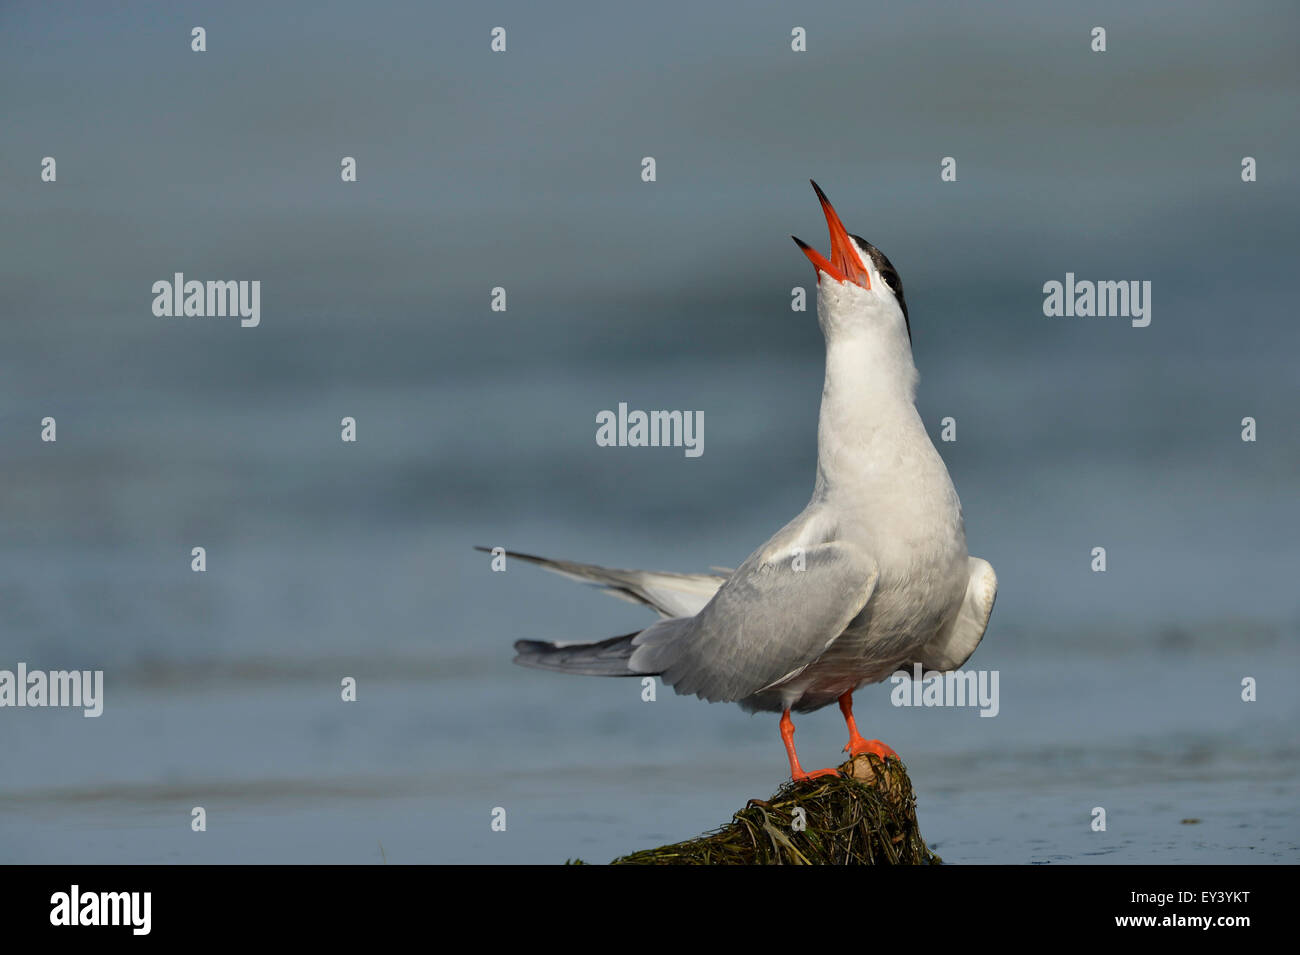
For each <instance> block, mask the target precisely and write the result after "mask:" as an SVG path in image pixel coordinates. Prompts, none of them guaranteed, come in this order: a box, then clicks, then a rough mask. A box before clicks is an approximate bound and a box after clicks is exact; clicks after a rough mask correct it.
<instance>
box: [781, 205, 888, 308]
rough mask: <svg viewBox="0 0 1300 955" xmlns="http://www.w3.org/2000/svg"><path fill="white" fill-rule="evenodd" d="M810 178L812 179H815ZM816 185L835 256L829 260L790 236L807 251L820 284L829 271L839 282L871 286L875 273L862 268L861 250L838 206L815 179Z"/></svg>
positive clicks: (832, 255) (863, 286) (804, 251)
mask: <svg viewBox="0 0 1300 955" xmlns="http://www.w3.org/2000/svg"><path fill="white" fill-rule="evenodd" d="M808 181H809V182H812V180H811V179H810V180H808ZM812 187H813V188H814V189H815V190H817V198H818V199H820V200H821V204H822V212H823V213H825V215H826V226H827V228H828V229H830V233H831V257H830V259H829V260H827V259H826V258H825V257H824V256H823V255H822V254H821V253H820V252H818V251H817V250H816V249H814V248H813V247H812V246H810V245H809V244H808V243H806V242H803V241H801V240H800V239H798V238H797V237H796V236H790V238H792V239H794V241H795V245H797V246H799V248H800V249H801V250H802V251H803V254H804V255H806V256H808V261H809V262H811V263H812V264H813V268H815V269H816V270H817V282H818V284H821V280H822V273H823V272H825V273H826V274H827V275H829V276H830V277H831V278H833V279H834V280H835V281H837V282H852V283H853V284H854V285H860V286H861V287H862V288H866V289H869V288H871V276H870V275H869V274H868V273H867V270H866V269H864V268H863V267H862V260H861V259H859V258H858V251H857V249H855V248H854V247H853V240H852V239H850V238H849V234H848V232H847V231H846V230H845V228H844V223H843V222H841V221H840V217H839V216H838V215H836V213H835V209H834V207H832V206H831V201H830V200H829V199H827V198H826V193H824V192H822V190H821V186H819V185H817V183H815V182H813V184H812Z"/></svg>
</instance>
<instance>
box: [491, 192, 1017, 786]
mask: <svg viewBox="0 0 1300 955" xmlns="http://www.w3.org/2000/svg"><path fill="white" fill-rule="evenodd" d="M812 186H813V189H814V190H816V193H817V198H818V199H819V200H820V202H821V206H822V211H823V213H824V214H825V216H826V224H827V226H828V228H829V230H830V244H831V255H830V258H829V259H828V258H826V257H824V256H822V255H821V254H820V253H819V252H817V251H816V250H815V249H813V248H812V247H811V246H809V245H807V244H806V243H804V242H801V241H800V240H799V239H798V238H795V240H794V241H795V242H796V244H798V246H799V248H800V249H801V250H802V251H803V253H804V255H806V256H807V257H808V259H809V260H810V261H811V262H812V264H813V267H814V268H815V269H816V271H817V321H818V324H819V325H820V326H821V330H822V333H823V335H824V336H825V339H826V379H825V385H824V388H823V390H822V401H821V412H820V416H819V420H818V424H817V478H816V482H815V484H814V487H813V493H812V499H811V500H810V501H809V502H808V506H807V507H805V508H804V509H803V511H802V512H801V513H800V514H799V515H798V516H797V517H795V518H794V520H792V521H790V522H789V523H788V524H786V525H785V526H784V527H783V528H781V529H780V530H779V531H777V532H776V533H775V534H774V535H773V536H772V538H771V539H770V540H768V541H767V543H765V544H763V546H762V547H760V548H759V549H758V550H756V551H755V552H754V553H753V554H751V555H750V556H749V557H748V559H746V560H745V562H744V563H742V564H741V565H740V566H739V567H738V568H737V569H736V570H735V571H733V572H730V573H725V574H724V573H713V574H677V573H665V572H656V571H645V570H617V569H613V568H608V567H599V566H596V565H594V564H579V563H573V562H570V561H562V560H550V559H547V558H543V557H536V556H533V555H530V554H520V553H513V556H515V557H518V558H520V559H523V560H526V561H530V562H533V563H536V564H539V565H541V566H543V567H545V568H547V569H548V570H552V571H555V572H557V573H560V574H564V575H565V576H568V577H571V578H575V579H577V580H580V581H585V582H587V583H592V584H596V585H598V586H600V587H602V588H604V589H606V590H608V591H609V592H611V593H612V594H614V595H615V596H618V597H622V598H624V599H627V600H631V601H634V602H637V603H641V604H645V605H647V606H649V607H650V608H652V609H653V610H655V611H656V612H657V613H658V614H659V616H660V618H661V619H660V620H659V621H658V622H656V623H654V624H653V625H651V626H649V627H647V628H645V629H643V630H638V631H636V632H635V633H629V634H625V635H623V636H617V637H611V638H610V639H607V640H601V641H599V642H596V643H552V642H547V641H541V640H520V641H518V642H516V643H515V650H516V652H517V654H518V655H517V656H516V657H515V662H516V663H519V664H522V665H524V666H528V667H538V668H541V669H545V670H557V671H560V672H563V673H579V674H589V675H595V676H641V677H644V676H657V677H659V678H660V679H661V680H662V681H663V682H664V683H665V684H667V685H669V686H671V687H672V688H673V689H674V690H676V692H678V693H681V694H694V695H695V696H698V697H701V698H702V699H705V700H708V701H710V702H732V703H738V704H739V705H740V706H741V707H743V708H744V709H745V710H747V711H749V712H751V713H753V712H757V711H768V712H773V713H778V712H779V713H780V714H781V720H780V731H781V738H782V741H783V742H784V744H785V750H786V755H787V757H788V759H789V761H790V775H791V778H792V779H794V780H796V781H797V780H803V779H809V778H813V777H817V776H821V775H827V774H834V773H835V772H836V770H833V769H822V770H815V771H813V772H805V771H804V770H803V769H802V767H801V766H800V764H799V757H798V755H797V753H796V752H795V747H794V724H793V722H792V721H791V719H790V714H791V712H798V713H807V712H811V711H813V710H817V709H820V708H822V707H824V706H828V705H830V704H831V703H835V702H838V703H839V706H840V711H841V713H842V714H843V716H844V721H845V725H846V727H847V729H848V733H849V741H848V744H847V745H846V746H845V747H844V749H845V750H846V751H847V752H848V753H849V754H850V755H852V756H857V755H861V754H864V753H874V754H875V755H876V756H878V757H880V758H881V759H885V758H888V757H891V756H892V757H895V758H896V757H897V754H896V753H895V752H894V751H893V749H891V748H890V747H888V746H886V745H885V744H884V743H882V742H880V741H879V740H874V739H872V740H868V739H865V738H863V736H862V735H861V734H860V733H859V732H858V728H857V724H856V723H855V721H854V718H853V693H854V691H855V690H857V689H858V688H859V687H862V686H865V685H868V684H871V683H878V682H880V681H882V680H884V679H886V678H887V677H888V676H889V675H890V674H892V673H894V672H896V671H898V670H906V671H908V672H909V673H910V672H912V668H913V666H914V665H915V664H920V666H921V667H922V669H923V670H925V671H937V672H945V671H949V670H955V669H957V668H959V667H961V666H962V665H963V664H964V663H965V662H966V661H967V660H968V659H969V658H970V656H971V654H972V653H974V652H975V648H976V647H977V646H978V645H979V643H980V640H981V639H982V638H983V636H984V631H985V630H986V629H987V627H988V622H989V616H990V614H991V613H992V611H993V601H994V598H995V596H996V594H997V577H996V575H995V574H994V573H993V568H992V567H991V566H990V565H989V563H988V562H987V561H984V560H981V559H980V558H978V557H971V556H970V555H969V554H968V553H967V550H966V530H965V522H964V519H963V516H962V508H961V502H960V500H959V499H958V497H957V492H956V490H955V489H954V487H953V484H952V479H951V478H950V477H949V475H948V469H947V467H945V465H944V463H943V459H942V458H941V457H940V456H939V452H938V451H937V450H935V447H934V444H933V443H932V442H931V441H930V438H929V435H928V434H927V433H926V430H925V425H924V424H923V423H922V421H921V417H920V414H919V413H918V412H917V409H916V386H917V381H918V374H917V370H916V365H915V363H914V361H913V358H912V330H911V322H910V319H909V318H908V314H907V304H906V302H905V300H904V298H903V283H902V281H901V280H900V279H899V277H898V271H897V270H896V269H895V268H894V267H893V265H892V264H891V263H890V261H889V259H887V258H886V257H885V255H884V253H882V252H881V251H880V250H879V249H877V248H876V247H875V246H874V245H872V244H871V243H870V242H867V241H866V240H865V239H862V238H859V237H858V236H854V235H850V234H849V233H848V232H847V231H846V230H845V228H844V225H843V223H841V222H840V217H839V216H838V215H837V214H836V212H835V210H834V208H833V207H832V206H831V204H830V201H829V200H828V199H827V198H826V194H825V193H824V192H822V190H821V189H820V188H819V187H818V185H817V183H815V182H814V183H813V184H812ZM792 238H793V237H792ZM506 553H507V554H512V552H510V551H507V552H506Z"/></svg>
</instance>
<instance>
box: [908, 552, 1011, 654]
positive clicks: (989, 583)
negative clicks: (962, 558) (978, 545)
mask: <svg viewBox="0 0 1300 955" xmlns="http://www.w3.org/2000/svg"><path fill="white" fill-rule="evenodd" d="M967 566H968V567H969V568H970V577H969V578H968V579H967V581H966V597H965V598H964V599H963V600H962V604H961V609H959V610H958V611H957V616H956V617H954V618H953V620H952V622H951V623H950V624H949V625H948V626H947V628H946V629H944V630H942V631H940V632H939V634H938V636H936V637H935V638H934V639H933V640H931V641H930V642H929V643H927V644H925V646H923V647H922V648H921V649H920V651H919V652H918V653H917V654H916V659H915V661H908V663H907V664H906V666H905V669H907V670H911V668H912V663H913V662H916V663H920V664H921V668H922V669H923V670H938V671H940V672H945V671H948V670H955V669H957V668H958V667H960V666H961V665H962V664H963V663H965V662H966V661H967V660H969V659H970V657H971V654H972V653H974V652H975V648H976V647H978V646H979V645H980V641H981V640H982V639H984V631H985V630H987V629H988V625H989V617H990V616H991V615H992V613H993V601H994V600H996V599H997V595H998V576H997V574H995V573H993V566H992V565H991V564H990V563H989V562H988V561H987V560H981V559H980V558H979V557H971V558H969V559H968V564H967Z"/></svg>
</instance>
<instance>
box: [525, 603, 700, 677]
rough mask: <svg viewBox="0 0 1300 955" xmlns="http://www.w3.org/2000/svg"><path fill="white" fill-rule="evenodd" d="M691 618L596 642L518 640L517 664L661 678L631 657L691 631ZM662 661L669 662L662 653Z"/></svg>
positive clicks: (588, 672) (595, 674) (557, 669)
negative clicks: (637, 664) (639, 648)
mask: <svg viewBox="0 0 1300 955" xmlns="http://www.w3.org/2000/svg"><path fill="white" fill-rule="evenodd" d="M690 622H691V618H690V617H674V618H672V619H670V620H660V621H659V622H658V623H656V624H653V625H651V626H649V627H646V628H645V629H644V630H638V631H637V632H636V633H625V634H623V636H621V637H610V638H609V639H608V640H600V641H598V642H596V643H549V642H547V641H546V640H516V641H515V653H516V654H517V656H516V657H515V663H518V664H519V665H520V666H526V667H535V668H537V669H539V670H555V671H557V672H559V673H581V674H585V675H587V676H658V675H659V674H660V672H661V671H660V670H658V669H654V668H651V669H646V668H645V666H644V665H642V666H639V667H636V666H633V665H632V654H633V653H634V652H636V649H637V648H638V647H641V646H644V645H646V644H653V645H656V646H665V645H668V644H671V643H672V642H673V641H674V640H677V639H679V638H681V637H683V636H685V635H686V634H687V633H688V632H689V625H690ZM659 658H660V659H669V660H671V656H668V657H665V656H664V655H663V654H662V653H661V654H660V657H659Z"/></svg>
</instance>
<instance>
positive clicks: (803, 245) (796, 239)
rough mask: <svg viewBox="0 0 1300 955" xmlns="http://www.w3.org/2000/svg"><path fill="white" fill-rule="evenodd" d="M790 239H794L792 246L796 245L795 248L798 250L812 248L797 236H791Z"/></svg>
mask: <svg viewBox="0 0 1300 955" xmlns="http://www.w3.org/2000/svg"><path fill="white" fill-rule="evenodd" d="M790 238H792V239H794V244H795V245H797V246H799V248H801V249H811V248H812V246H811V245H809V244H808V243H807V242H805V241H804V240H803V239H801V238H799V237H798V236H797V235H792V236H790Z"/></svg>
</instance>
